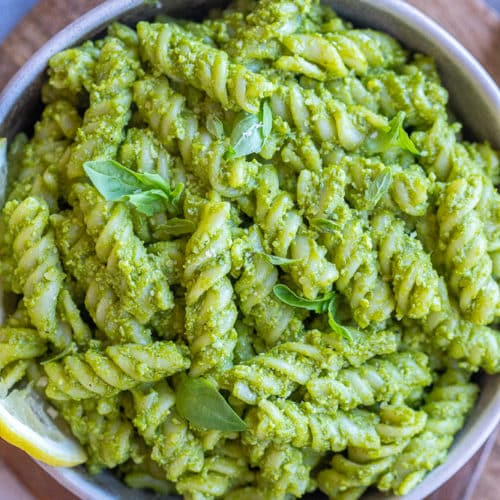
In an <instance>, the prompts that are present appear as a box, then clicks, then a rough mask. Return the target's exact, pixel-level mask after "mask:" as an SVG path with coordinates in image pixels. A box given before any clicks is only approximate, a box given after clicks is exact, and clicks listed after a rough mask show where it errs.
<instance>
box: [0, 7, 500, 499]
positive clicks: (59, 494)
mask: <svg viewBox="0 0 500 500" xmlns="http://www.w3.org/2000/svg"><path fill="white" fill-rule="evenodd" d="M98 3H100V1H99V0H41V1H40V3H39V4H38V5H37V6H36V7H35V8H34V9H33V11H32V12H31V13H30V14H29V15H28V16H27V17H26V18H25V19H24V20H23V22H22V23H21V24H20V25H19V26H18V27H17V28H16V29H15V30H14V31H13V32H12V34H11V35H10V36H9V37H8V38H7V40H6V41H5V42H4V43H3V45H2V46H0V89H1V88H2V87H3V86H4V85H5V84H6V83H7V81H8V79H9V78H10V77H11V76H12V74H13V73H14V72H15V71H16V70H17V68H19V66H21V65H22V64H23V63H24V62H25V61H26V59H27V58H28V57H29V56H30V55H31V54H32V53H33V52H34V51H35V50H36V49H37V48H39V47H40V46H41V45H42V44H43V43H44V42H45V41H46V40H47V39H48V38H50V36H52V35H53V34H54V33H56V32H57V31H58V30H60V29H61V28H62V27H63V26H65V25H66V24H67V23H68V22H70V21H71V20H73V19H75V18H76V17H78V16H79V15H80V14H82V13H83V12H85V11H87V10H89V9H90V8H92V7H93V6H95V5H97V4H98ZM410 3H412V4H414V5H415V6H417V7H418V8H420V9H421V10H422V11H424V12H426V13H427V14H428V15H429V16H431V17H432V18H434V19H435V20H436V21H438V22H439V23H440V24H441V25H442V26H444V27H445V28H446V29H447V30H448V31H449V32H450V33H452V34H453V35H454V36H455V37H456V38H457V39H459V40H460V41H461V42H462V44H463V45H465V46H466V47H467V48H468V49H469V50H470V51H471V52H472V54H473V55H474V56H475V57H476V58H477V59H478V60H479V61H480V62H481V63H482V64H483V66H484V67H485V68H486V69H487V70H488V71H489V72H490V74H491V75H492V76H493V77H494V78H495V80H496V81H497V82H499V83H500V18H499V17H498V16H497V15H495V14H494V13H493V12H492V11H490V10H489V9H488V8H487V7H486V6H485V5H484V4H482V2H481V1H480V0H410ZM490 452H491V454H490ZM488 457H489V459H488ZM5 464H7V465H8V467H9V469H10V472H9V469H7V468H5ZM12 472H13V473H14V474H15V476H13V475H12V474H11V473H12ZM499 477H500V433H498V434H497V437H496V438H495V436H492V438H490V440H489V444H487V445H486V446H485V447H483V448H482V450H480V451H479V452H478V453H477V454H476V455H475V456H474V457H473V458H472V459H471V461H470V462H469V463H468V464H467V465H466V466H465V467H464V468H463V469H462V470H461V471H460V472H459V473H457V474H456V475H455V476H454V477H453V478H452V479H451V480H450V481H448V483H446V484H445V485H444V486H443V487H442V488H440V489H439V490H438V491H437V492H436V493H434V494H433V495H431V497H430V499H431V500H496V499H498V498H499V496H500V495H499V493H498V478H499ZM6 491H8V492H9V493H8V494H7V496H5V493H6ZM28 491H30V492H31V493H29V492H28ZM4 498H5V499H7V498H9V499H11V498H15V499H16V500H30V499H33V498H36V499H38V500H53V499H54V498H57V500H74V499H75V497H74V496H73V495H71V494H70V493H68V492H67V491H66V490H64V489H63V488H62V487H60V486H59V485H58V484H57V483H56V482H55V481H53V480H52V479H51V478H50V477H49V476H47V475H46V474H45V472H44V471H43V470H42V469H41V468H40V467H38V466H37V465H36V464H35V463H34V462H32V461H31V460H30V459H29V458H28V457H27V456H26V455H25V454H24V453H22V452H20V451H19V450H17V449H14V448H12V447H11V446H9V445H7V444H6V443H2V442H0V499H4Z"/></svg>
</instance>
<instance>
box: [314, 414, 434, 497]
mask: <svg viewBox="0 0 500 500" xmlns="http://www.w3.org/2000/svg"><path fill="white" fill-rule="evenodd" d="M380 419H381V423H380V424H378V425H377V430H378V432H379V434H380V436H381V445H380V447H378V448H368V449H367V448H365V447H356V446H350V447H349V448H348V450H347V457H346V456H344V455H341V454H335V455H334V456H333V459H332V461H331V468H329V469H324V470H322V471H320V473H319V474H318V477H317V481H318V486H319V488H320V489H321V490H322V491H323V492H325V493H326V494H327V495H329V496H330V497H335V498H359V497H360V496H361V495H362V494H363V493H364V491H365V490H366V488H367V487H368V486H370V485H372V484H375V483H376V482H377V481H378V480H379V479H380V478H381V477H382V475H383V474H384V473H386V472H387V471H388V470H389V468H390V467H391V465H392V464H393V463H394V462H395V460H397V457H398V455H399V454H400V453H401V452H402V451H403V450H404V449H405V447H406V446H407V445H408V443H409V442H410V439H411V438H413V437H414V436H416V435H418V434H419V433H420V432H421V431H422V430H423V429H424V426H425V425H426V421H427V415H426V414H425V413H424V412H422V411H420V412H418V411H415V410H413V409H411V408H410V407H408V406H404V405H398V404H395V405H389V406H385V407H383V408H382V409H381V410H380Z"/></svg>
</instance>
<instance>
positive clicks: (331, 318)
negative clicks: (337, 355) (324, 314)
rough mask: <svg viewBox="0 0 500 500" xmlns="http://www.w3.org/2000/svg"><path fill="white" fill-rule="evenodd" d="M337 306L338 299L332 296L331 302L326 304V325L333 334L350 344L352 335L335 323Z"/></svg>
mask: <svg viewBox="0 0 500 500" xmlns="http://www.w3.org/2000/svg"><path fill="white" fill-rule="evenodd" d="M337 305H338V299H337V296H334V297H332V300H330V302H329V303H328V325H329V326H330V328H331V329H332V330H333V331H334V332H335V333H337V334H338V335H340V336H341V337H344V338H346V339H347V340H349V341H350V342H352V335H351V332H350V331H349V329H348V328H347V327H345V326H342V325H341V324H340V323H339V322H338V321H337V318H336V314H337Z"/></svg>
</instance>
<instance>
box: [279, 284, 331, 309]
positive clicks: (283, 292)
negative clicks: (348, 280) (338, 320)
mask: <svg viewBox="0 0 500 500" xmlns="http://www.w3.org/2000/svg"><path fill="white" fill-rule="evenodd" d="M273 292H274V295H276V297H277V298H278V299H279V300H281V302H283V303H285V304H288V305H289V306H292V307H300V308H301V309H307V310H309V311H314V312H316V313H318V314H320V313H324V312H326V311H327V309H328V303H329V302H330V300H331V299H332V297H333V296H334V293H333V292H330V293H327V294H326V295H324V296H323V297H320V298H318V299H306V298H304V297H300V296H299V295H297V294H296V293H295V292H294V291H292V290H290V288H288V287H287V286H286V285H281V284H279V285H275V286H274V288H273Z"/></svg>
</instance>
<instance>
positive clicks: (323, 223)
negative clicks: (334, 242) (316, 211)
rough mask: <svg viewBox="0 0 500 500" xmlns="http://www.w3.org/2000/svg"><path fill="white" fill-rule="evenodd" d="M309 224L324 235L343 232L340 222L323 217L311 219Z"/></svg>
mask: <svg viewBox="0 0 500 500" xmlns="http://www.w3.org/2000/svg"><path fill="white" fill-rule="evenodd" d="M309 224H311V226H313V227H314V228H316V229H317V230H318V231H321V232H322V233H336V232H337V231H340V230H341V226H340V224H339V223H338V222H336V221H334V220H330V219H324V218H322V217H316V218H314V219H311V220H310V221H309Z"/></svg>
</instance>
